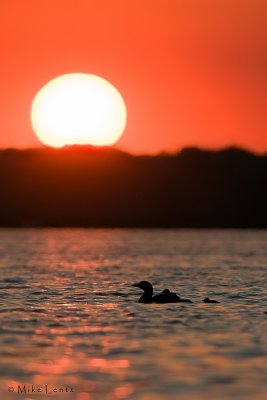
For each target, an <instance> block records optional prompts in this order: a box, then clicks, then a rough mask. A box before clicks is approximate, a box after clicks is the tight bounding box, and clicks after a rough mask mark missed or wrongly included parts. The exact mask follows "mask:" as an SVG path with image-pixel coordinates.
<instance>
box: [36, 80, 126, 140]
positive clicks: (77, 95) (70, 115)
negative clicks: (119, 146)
mask: <svg viewBox="0 0 267 400" xmlns="http://www.w3.org/2000/svg"><path fill="white" fill-rule="evenodd" d="M126 119H127V111H126V106H125V103H124V100H123V98H122V96H121V94H120V93H119V92H118V90H117V89H116V88H115V87H114V86H113V85H111V83H109V82H108V81H107V80H105V79H103V78H101V77H99V76H96V75H91V74H84V73H72V74H66V75H61V76H59V77H57V78H55V79H53V80H51V81H49V82H48V83H47V84H46V85H45V86H43V87H42V88H41V89H40V90H39V92H38V93H37V94H36V96H35V97H34V99H33V102H32V106H31V123H32V127H33V130H34V132H35V133H36V135H37V136H38V138H39V139H40V141H41V142H42V143H43V144H45V145H48V146H52V147H63V146H65V145H73V144H79V145H83V144H90V145H94V146H108V145H112V144H114V143H115V142H116V141H117V140H118V139H119V138H120V136H121V135H122V133H123V131H124V129H125V126H126Z"/></svg>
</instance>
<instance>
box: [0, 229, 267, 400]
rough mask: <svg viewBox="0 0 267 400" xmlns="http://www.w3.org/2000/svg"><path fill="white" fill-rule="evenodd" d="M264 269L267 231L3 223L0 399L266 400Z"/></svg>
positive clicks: (0, 242) (266, 279)
mask: <svg viewBox="0 0 267 400" xmlns="http://www.w3.org/2000/svg"><path fill="white" fill-rule="evenodd" d="M266 267H267V231H242V230H239V231H231V230H229V231H227V230H225V231H220V230H215V231H214V230H211V231H208V230H200V231H197V230H195V231H194V230H115V229H114V230H104V229H17V230H16V229H1V230H0V305H1V307H0V318H1V325H0V398H1V400H13V399H14V400H15V399H23V400H26V399H27V400H30V399H49V398H53V399H67V400H70V399H71V400H72V399H74V400H106V399H107V400H113V399H114V400H115V399H133V400H152V399H153V400H165V399H166V400H177V399H181V400H204V399H205V400H206V399H208V398H209V399H213V400H217V399H227V400H231V399H240V400H246V399H253V400H254V399H255V400H256V399H257V400H265V399H267V332H266V329H267V314H266V313H265V312H266V311H267V291H266V287H267V268H266ZM142 279H146V280H150V281H151V282H152V283H153V284H154V288H155V292H159V291H161V290H162V289H164V288H166V287H169V288H171V289H172V290H174V291H176V292H177V293H178V294H180V295H181V296H183V297H187V298H190V299H192V300H193V301H194V303H193V304H169V305H168V304H166V305H144V304H138V303H137V300H138V297H139V294H140V291H139V289H136V288H133V287H131V286H130V285H131V283H134V282H136V281H139V280H142ZM205 296H210V297H212V298H214V299H217V300H219V301H220V304H204V303H202V302H201V299H203V297H205ZM24 385H25V387H24ZM32 385H33V386H32ZM12 390H14V392H12ZM38 390H39V393H38ZM71 390H73V391H72V392H70V391H71ZM18 391H19V392H20V391H22V393H18ZM34 391H36V392H34ZM53 391H54V392H53ZM56 391H57V393H56ZM46 392H48V393H46Z"/></svg>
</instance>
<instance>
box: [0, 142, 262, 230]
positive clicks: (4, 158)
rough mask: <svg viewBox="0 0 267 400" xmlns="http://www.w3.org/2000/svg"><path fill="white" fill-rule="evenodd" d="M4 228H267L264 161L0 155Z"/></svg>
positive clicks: (234, 155) (190, 153) (206, 156)
mask: <svg viewBox="0 0 267 400" xmlns="http://www.w3.org/2000/svg"><path fill="white" fill-rule="evenodd" d="M0 187H1V196H0V225H1V226H100V227H259V228H260V227H267V156H256V155H254V154H251V153H249V152H246V151H243V150H240V149H236V148H229V149H225V150H222V151H204V150H199V149H196V148H188V149H184V150H182V151H181V152H179V153H177V154H175V155H167V154H161V155H157V156H133V155H130V154H127V153H124V152H121V151H118V150H114V149H110V148H103V149H95V148H91V147H87V146H85V147H79V146H74V147H69V148H63V149H60V150H57V149H47V148H45V149H34V150H13V149H9V150H1V151H0Z"/></svg>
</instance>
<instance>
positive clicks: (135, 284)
mask: <svg viewBox="0 0 267 400" xmlns="http://www.w3.org/2000/svg"><path fill="white" fill-rule="evenodd" d="M131 286H134V287H139V283H133V284H132V285H131Z"/></svg>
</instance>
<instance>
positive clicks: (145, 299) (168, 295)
mask: <svg viewBox="0 0 267 400" xmlns="http://www.w3.org/2000/svg"><path fill="white" fill-rule="evenodd" d="M132 286H134V287H139V288H140V289H142V290H143V291H144V293H143V294H142V296H141V297H140V299H139V300H138V303H158V304H165V303H179V302H180V301H186V302H190V303H191V300H187V299H181V298H180V297H179V296H177V294H175V293H173V292H171V291H170V290H169V289H164V290H163V292H162V293H159V294H156V295H155V296H153V286H152V285H151V283H150V282H148V281H141V282H139V283H134V284H133V285H132Z"/></svg>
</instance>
